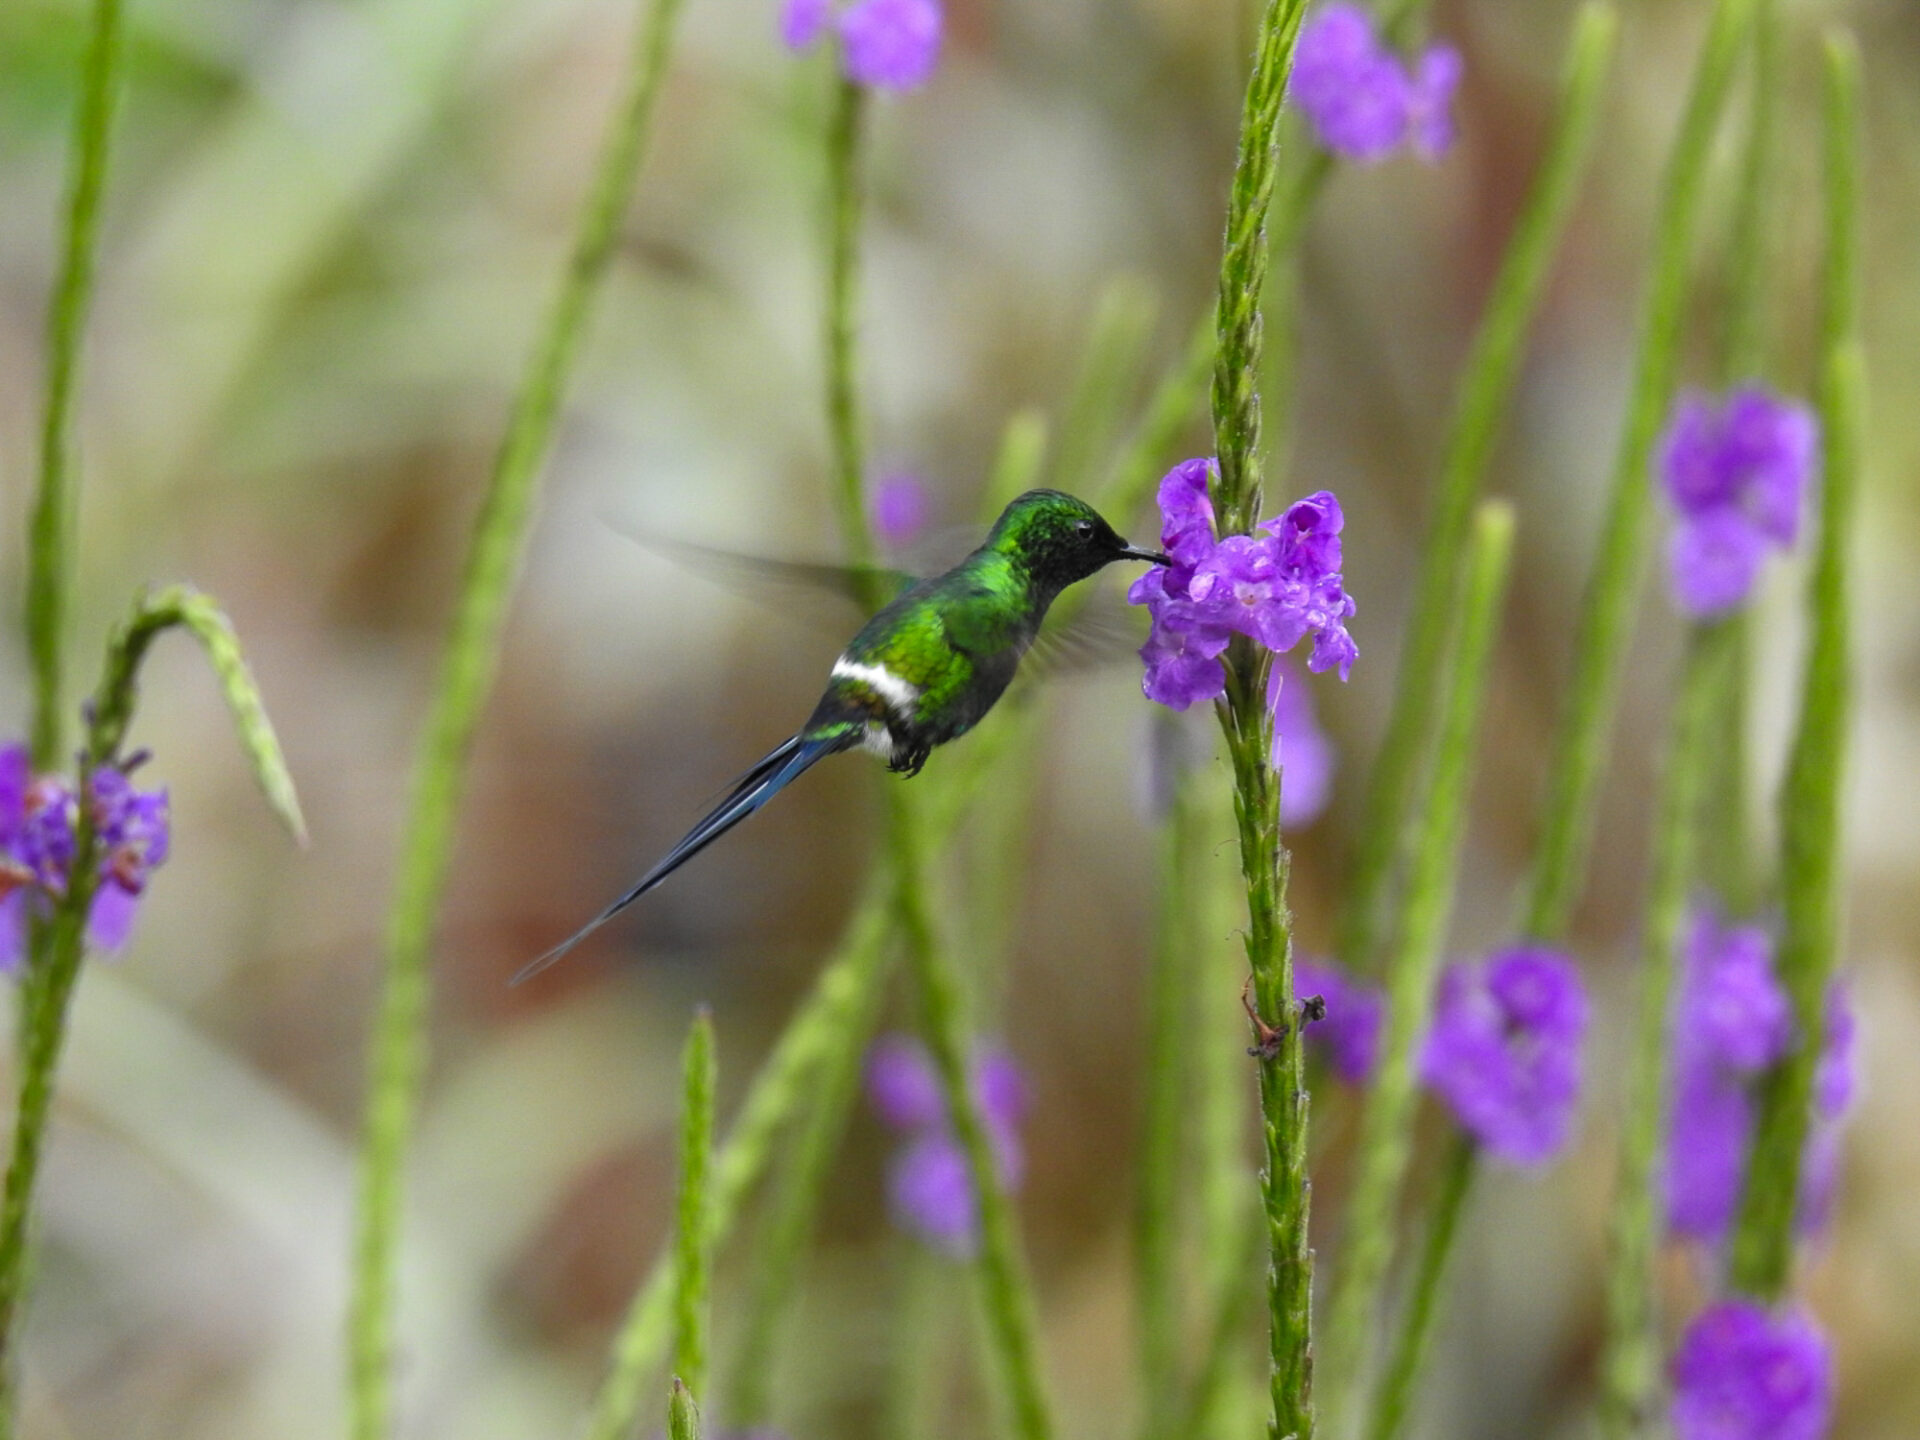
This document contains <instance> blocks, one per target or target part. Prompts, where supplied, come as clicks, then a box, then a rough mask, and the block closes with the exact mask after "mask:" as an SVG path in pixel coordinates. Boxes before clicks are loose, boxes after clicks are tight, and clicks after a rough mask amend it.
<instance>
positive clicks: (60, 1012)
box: [0, 586, 306, 1437]
mask: <svg viewBox="0 0 1920 1440" xmlns="http://www.w3.org/2000/svg"><path fill="white" fill-rule="evenodd" d="M172 629H184V630H186V631H187V632H188V633H189V634H191V635H192V636H193V637H194V638H195V639H196V640H198V641H199V642H200V645H201V648H202V649H203V650H204V651H205V652H206V655H207V659H208V661H209V663H210V664H211V665H212V667H213V671H214V676H215V678H216V679H217V680H218V681H219V683H220V689H221V693H222V695H223V696H224V697H225V699H226V702H227V708H228V710H229V711H230V712H231V713H232V715H233V719H234V726H235V729H236V731H237V732H238V735H239V738H240V743H241V747H242V749H244V750H245V751H246V754H247V759H248V762H249V764H250V766H251V768H252V770H253V772H254V777H255V779H256V780H257V781H258V782H259V784H260V788H261V790H262V791H263V793H264V794H265V795H266V797H267V801H268V804H269V805H270V806H271V807H272V808H273V811H274V813H275V814H276V815H277V816H279V818H280V820H281V823H283V824H284V825H285V826H286V827H287V829H288V831H289V832H290V833H291V834H292V835H293V836H294V837H295V839H297V840H304V839H305V836H306V829H305V826H304V824H303V822H302V820H301V817H300V804H299V800H298V798H297V797H296V796H295V794H294V788H293V780H292V777H291V776H290V775H289V774H288V773H287V767H286V761H285V758H284V757H283V756H282V755H281V753H280V743H279V741H278V740H277V739H276V738H275V736H274V732H273V725H272V722H271V721H269V720H268V718H267V712H266V707H265V705H264V704H263V703H262V702H261V700H260V693H259V690H258V688H257V687H256V686H255V684H254V682H253V676H252V674H251V672H250V671H249V670H248V668H247V664H246V660H245V658H244V657H243V656H242V655H241V653H240V644H239V641H238V640H237V639H236V638H235V637H234V634H233V630H232V627H231V626H229V625H228V623H227V619H226V616H225V615H223V614H222V613H221V612H220V608H219V606H218V604H217V603H216V602H215V601H214V600H213V599H211V598H210V597H209V596H206V595H202V594H199V593H198V592H196V591H193V590H189V589H186V588H185V587H180V586H175V587H170V588H168V589H165V590H162V591H160V592H158V593H157V594H154V595H151V596H146V595H143V596H141V597H140V598H139V599H138V600H137V601H136V602H135V604H134V608H133V612H132V614H131V615H130V616H129V617H128V619H127V620H126V621H125V622H124V623H122V624H121V625H120V626H119V627H118V628H117V629H116V630H115V631H114V633H113V635H112V636H111V637H110V638H109V640H108V642H107V654H106V664H105V667H104V669H103V671H102V674H101V678H100V684H99V688H98V689H97V690H95V691H94V695H93V700H92V703H91V705H90V706H89V707H88V719H87V734H86V743H85V748H84V749H83V751H82V753H81V763H80V774H79V776H78V784H79V794H80V795H81V796H83V797H84V796H86V795H88V794H90V793H91V790H92V783H93V776H94V773H95V772H96V771H98V770H100V769H102V768H103V767H106V766H111V765H116V764H118V763H119V761H120V756H121V750H122V747H123V746H124V744H125V742H126V736H127V730H128V728H129V727H130V726H131V725H132V723H133V715H134V705H135V702H136V700H137V698H138V695H139V677H140V667H141V665H142V664H143V663H144V661H145V660H146V656H147V651H148V650H149V649H150V648H151V646H152V644H153V642H154V641H155V640H156V639H157V638H159V636H161V635H162V634H164V633H165V632H166V631H168V630H172ZM78 813H79V820H78V823H77V825H76V827H75V835H74V852H73V858H72V861H71V863H70V865H69V868H68V874H69V879H68V882H67V889H66V892H65V893H64V894H63V895H61V896H60V897H59V898H58V900H56V901H55V903H54V905H53V909H52V914H51V915H50V916H49V917H48V919H47V921H46V923H45V925H44V926H43V927H42V929H41V933H42V935H43V936H44V937H45V942H44V943H45V944H46V946H47V948H46V951H45V960H44V968H43V970H42V973H41V975H40V979H39V983H38V984H36V985H35V986H34V988H33V989H32V991H31V992H29V994H28V996H27V997H25V998H27V999H29V1000H30V1001H31V1007H30V1009H29V1010H28V1012H27V1013H26V1014H25V1015H24V1016H23V1017H22V1025H21V1054H20V1098H19V1104H18V1107H17V1109H16V1111H15V1115H14V1123H13V1143H12V1147H11V1150H10V1152H9V1157H8V1163H7V1178H6V1187H5V1192H4V1196H3V1197H0V1436H8V1437H10V1436H11V1435H12V1434H13V1433H14V1423H15V1409H16V1379H17V1376H16V1372H17V1370H18V1356H17V1349H18V1347H17V1345H16V1343H15V1339H16V1336H17V1333H18V1325H19V1320H20V1312H21V1308H22V1301H23V1299H24V1297H25V1294H26V1287H27V1271H28V1241H29V1238H30V1237H29V1234H28V1231H29V1228H30V1225H31V1222H32V1218H33V1197H34V1190H35V1185H36V1182H37V1181H38V1179H39V1174H40V1156H41V1152H42V1150H43V1148H44V1145H45V1138H46V1129H47V1118H48V1115H49V1113H50V1111H51V1109H52V1105H53V1090H54V1076H55V1073H56V1071H57V1070H58V1068H59V1064H60V1053H61V1050H62V1048H63V1046H64V1044H65V1041H66V1033H67V1011H68V1007H69V1005H70V1004H71V1002H72V999H73V990H74V986H75V985H76V984H77V983H78V981H79V978H80V962H81V960H82V958H83V957H84V955H85V952H86V925H87V916H88V913H89V912H90V910H91V909H92V906H93V899H94V895H95V894H96V893H97V891H98V889H99V875H98V870H99V862H100V855H99V853H98V845H97V840H96V837H95V834H94V828H93V809H92V806H90V805H88V804H86V803H84V801H83V803H82V804H81V805H80V806H79V807H78Z"/></svg>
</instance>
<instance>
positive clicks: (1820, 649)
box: [1729, 33, 1866, 1300]
mask: <svg viewBox="0 0 1920 1440" xmlns="http://www.w3.org/2000/svg"><path fill="white" fill-rule="evenodd" d="M1859 65H1860V61H1859V54H1858V51H1857V50H1856V48H1855V46H1854V43H1853V40H1852V38H1851V37H1850V36H1848V35H1846V34H1845V33H1838V34H1835V35H1832V36H1830V37H1829V38H1828V40H1827V44H1826V69H1825V88H1824V106H1823V111H1824V121H1825V124H1824V137H1825V147H1824V148H1825V185H1824V189H1825V202H1826V225H1827V254H1826V264H1825V275H1824V278H1823V282H1822V289H1823V294H1824V305H1823V310H1824V313H1823V316H1822V320H1821V345H1820V350H1821V355H1820V379H1819V387H1818V389H1819V408H1820V424H1821V437H1822V450H1821V499H1820V539H1819V546H1820V548H1819V550H1818V552H1817V554H1816V555H1815V558H1814V565H1813V576H1812V580H1811V583H1810V585H1809V587H1808V591H1807V627H1808V649H1807V660H1806V669H1805V672H1804V677H1803V680H1802V688H1801V699H1800V722H1799V727H1798V729H1797V731H1796V732H1795V734H1794V738H1793V748H1792V751H1791V753H1790V754H1789V757H1788V760H1787V773H1786V778H1785V781H1784V782H1783V783H1782V785H1781V787H1780V797H1779V804H1780V907H1781V935H1780V949H1779V960H1778V971H1779V975H1780V979H1781V982H1782V984H1783V985H1784V986H1785V988H1786V991H1787V994H1788V996H1789V997H1790V999H1791V1001H1792V1004H1793V1015H1794V1023H1795V1030H1796V1034H1797V1036H1798V1043H1796V1044H1795V1046H1794V1047H1793V1050H1792V1051H1791V1052H1790V1053H1789V1054H1788V1055H1787V1056H1786V1057H1785V1058H1784V1059H1783V1060H1781V1061H1780V1063H1779V1064H1778V1065H1776V1066H1775V1067H1774V1068H1773V1069H1772V1070H1771V1071H1769V1072H1768V1074H1767V1076H1766V1078H1765V1080H1764V1081H1763V1082H1762V1084H1761V1089H1760V1097H1759V1118H1758V1120H1757V1122H1756V1125H1755V1129H1754V1141H1753V1152H1752V1155H1751V1157H1750V1159H1749V1161H1748V1168H1747V1183H1746V1190H1745V1193H1744V1194H1743V1195H1742V1197H1741V1204H1740V1213H1739V1217H1738V1220H1737V1222H1736V1224H1735V1228H1734V1239H1733V1250H1732V1256H1731V1260H1730V1265H1729V1273H1730V1278H1731V1280H1732V1282H1733V1285H1734V1287H1735V1288H1736V1289H1739V1290H1741V1291H1743V1292H1745V1293H1747V1294H1749V1295H1754V1296H1757V1297H1759V1298H1760V1299H1763V1300H1774V1299H1778V1298H1779V1297H1780V1295H1781V1294H1782V1293H1783V1292H1784V1291H1785V1290H1786V1288H1787V1285H1788V1282H1789V1280H1790V1278H1791V1272H1792V1261H1793V1221H1794V1208H1795V1202H1796V1200H1797V1197H1798V1195H1799V1193H1800V1161H1801V1154H1802V1152H1803V1151H1804V1149H1805V1148H1806V1138H1807V1130H1808V1126H1809V1124H1810V1123H1811V1119H1812V1115H1811V1112H1812V1102H1813V1079H1814V1070H1815V1066H1816V1065H1817V1064H1818V1061H1819V1056H1820V1048H1821V1035H1822V1033H1823V1030H1824V1015H1825V1007H1826V992H1827V986H1828V983H1829V981H1830V980H1831V978H1832V975H1833V971H1834V967H1835V965H1836V963H1837V962H1838V958H1839V953H1840V944H1841V914H1840V907H1841V894H1842V878H1841V867H1840V860H1841V851H1842V836H1841V815H1840V801H1841V795H1842V792H1843V789H1844V785H1845V781H1846V764H1847V730H1848V725H1849V723H1850V720H1851V717H1852V710H1853V665H1852V658H1851V648H1852V639H1851V625H1852V602H1851V588H1850V585H1849V580H1848V574H1849V572H1848V563H1847V547H1848V542H1849V535H1850V531H1851V529H1852V523H1853V509H1854V503H1855V497H1856V495H1857V493H1858V490H1859V484H1860V436H1861V433H1862V430H1863V417H1862V414H1861V410H1862V405H1863V402H1864V400H1865V393H1866V363H1865V359H1864V356H1863V353H1862V350H1861V343H1860V299H1859V264H1860V233H1859V213H1858V198H1857V197H1858V191H1859V165H1860V159H1859V143H1860V141H1859V115H1858V92H1859Z"/></svg>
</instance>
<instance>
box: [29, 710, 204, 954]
mask: <svg viewBox="0 0 1920 1440" xmlns="http://www.w3.org/2000/svg"><path fill="white" fill-rule="evenodd" d="M92 797H93V798H92V805H91V813H92V818H93V825H94V834H95V837H96V846H97V848H98V850H99V854H100V868H99V877H100V884H99V887H98V889H97V890H96V891H95V893H94V898H93V903H92V906H91V908H90V909H89V910H88V912H87V939H88V941H89V943H91V944H92V945H93V946H94V947H95V948H96V949H102V950H116V949H118V948H120V946H121V945H123V944H125V943H126V939H127V934H128V931H129V929H130V928H131V926H132V924H133V916H134V911H135V908H136V905H137V902H138V899H139V896H140V894H141V893H142V892H143V891H144V890H145V889H146V884H147V878H148V876H150V875H151V874H152V873H153V871H154V869H155V868H156V867H158V866H159V865H160V864H162V863H163V862H164V861H165V860H166V858H167V847H168V841H169V826H168V820H167V792H166V791H164V790H136V789H135V788H134V786H133V782H132V781H131V780H129V779H128V778H127V773H126V771H125V770H123V769H114V768H111V767H102V768H100V769H98V770H96V771H95V772H94V775H93V782H92ZM79 820H80V807H79V802H78V800H77V798H76V796H75V794H74V789H73V786H72V785H70V784H69V783H68V782H67V781H66V780H64V779H62V778H61V777H59V776H57V775H41V776H34V775H33V774H32V772H31V769H30V767H29V764H28V759H27V751H26V747H24V746H21V745H8V746H4V747H0V972H12V971H15V970H17V969H18V968H19V966H20V962H21V960H22V959H23V958H24V956H25V953H26V938H27V920H28V916H29V908H28V907H29V906H32V905H44V904H45V903H47V902H48V901H50V900H53V899H57V898H58V897H59V896H61V895H64V894H65V893H66V891H67V884H68V881H69V879H70V877H71V874H72V870H73V858H74V851H75V847H76V844H77V827H78V825H79Z"/></svg>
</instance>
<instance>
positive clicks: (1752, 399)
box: [1660, 385, 1819, 619]
mask: <svg viewBox="0 0 1920 1440" xmlns="http://www.w3.org/2000/svg"><path fill="white" fill-rule="evenodd" d="M1818 444H1819V426H1818V423H1817V422H1816V421H1815V419H1814V416H1813V412H1812V411H1811V410H1809V409H1808V408H1807V407H1806V406H1804V405H1802V404H1800V403H1798V402H1797V401H1792V400H1786V399H1782V398H1780V397H1779V396H1777V395H1775V394H1774V393H1773V392H1772V391H1770V390H1768V389H1766V388H1765V387H1764V386H1760V385H1746V386H1742V387H1740V388H1738V389H1736V390H1733V391H1731V392H1730V393H1729V394H1728V395H1727V396H1726V397H1725V399H1724V400H1718V401H1716V400H1715V399H1713V398H1712V397H1710V396H1708V395H1705V394H1702V393H1700V392H1698V391H1689V392H1688V393H1686V394H1684V395H1682V396H1681V397H1680V399H1679V400H1678V401H1677V402H1675V404H1674V408H1673V415H1672V418H1671V419H1670V420H1669V421H1668V422H1667V428H1666V432H1665V434H1664V435H1663V436H1662V437H1661V442H1660V476H1661V480H1662V482H1663V484H1664V485H1665V487H1666V492H1667V498H1668V499H1669V500H1670V501H1671V502H1672V503H1673V507H1674V512H1675V515H1676V517H1677V523H1676V524H1675V526H1674V531H1673V539H1672V541H1671V544H1670V548H1669V550H1668V565H1669V569H1670V571H1671V574H1672V577H1673V588H1674V594H1675V598H1676V599H1677V600H1678V602H1679V604H1680V608H1681V609H1682V610H1683V611H1684V612H1686V613H1687V614H1688V615H1690V616H1692V617H1694V618H1695V619H1708V618H1711V617H1713V616H1716V615H1724V614H1725V613H1727V612H1728V611H1729V610H1735V609H1738V608H1739V607H1740V606H1741V605H1744V604H1745V603H1746V602H1747V600H1748V598H1749V597H1750V596H1751V595H1752V594H1753V587H1754V582H1755V581H1756V580H1757V579H1758V578H1759V574H1760V565H1761V562H1762V561H1763V560H1764V559H1765V558H1766V553H1767V551H1768V550H1769V549H1780V550H1784V549H1787V548H1789V547H1790V546H1792V545H1793V543H1794V542H1795V540H1797V539H1798V538H1799V534H1800V513H1801V510H1802V509H1803V508H1804V501H1805V497H1806V491H1807V486H1808V483H1809V481H1810V480H1811V479H1812V477H1813V473H1814V469H1815V461H1816V451H1817V448H1818Z"/></svg>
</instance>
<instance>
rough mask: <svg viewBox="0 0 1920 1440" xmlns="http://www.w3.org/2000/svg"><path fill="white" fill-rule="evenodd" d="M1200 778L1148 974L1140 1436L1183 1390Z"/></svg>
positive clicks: (1198, 961)
mask: <svg viewBox="0 0 1920 1440" xmlns="http://www.w3.org/2000/svg"><path fill="white" fill-rule="evenodd" d="M1184 718H1185V717H1181V716H1175V715H1173V714H1170V713H1167V714H1160V715H1156V716H1155V717H1154V723H1156V724H1162V725H1179V724H1182V723H1183V722H1184ZM1201 778H1202V777H1201V775H1200V774H1199V773H1197V772H1196V771H1195V770H1193V769H1190V768H1182V769H1180V770H1179V771H1178V773H1177V774H1176V775H1175V776H1174V779H1173V796H1172V805H1171V806H1170V808H1169V810H1168V813H1167V818H1166V823H1165V826H1164V828H1163V832H1162V835H1161V845H1160V873H1161V875H1162V877H1163V878H1162V880H1161V884H1160V923H1159V927H1158V930H1157V933H1156V935H1155V937H1154V946H1153V968H1152V970H1151V971H1150V972H1149V975H1148V982H1147V983H1148V998H1147V1016H1148V1019H1147V1045H1146V1085H1147V1096H1146V1114H1145V1116H1144V1119H1143V1121H1142V1125H1141V1139H1140V1190H1139V1195H1138V1197H1137V1200H1136V1209H1135V1229H1134V1282H1135V1283H1134V1324H1135V1328H1136V1331H1137V1337H1138V1342H1139V1347H1140V1366H1139V1373H1140V1396H1141V1434H1142V1436H1143V1437H1145V1440H1165V1437H1168V1436H1170V1435H1171V1434H1172V1430H1171V1426H1172V1424H1173V1420H1174V1415H1175V1411H1176V1406H1177V1404H1178V1398H1179V1385H1180V1340H1181V1331H1182V1326H1181V1323H1180V1321H1181V1305H1180V1289H1179V1287H1178V1286H1177V1285H1176V1284H1175V1283H1174V1282H1175V1274H1176V1265H1175V1262H1176V1259H1177V1250H1178V1245H1179V1224H1178V1220H1179V1201H1180V1195H1181V1193H1182V1191H1183V1189H1184V1188H1185V1183H1184V1182H1185V1180H1186V1175H1187V1170H1186V1167H1185V1165H1184V1164H1183V1163H1182V1153H1183V1150H1184V1146H1183V1145H1182V1143H1181V1142H1182V1140H1183V1139H1184V1137H1185V1136H1186V1135H1187V1133H1188V1131H1189V1129H1190V1128H1191V1125H1192V1109H1191V1106H1190V1104H1189V1100H1188V1097H1189V1093H1190V1089H1191V1087H1190V1086H1189V1084H1188V1081H1189V1070H1190V1067H1189V1066H1188V1064H1187V1061H1186V1054H1187V1047H1188V1044H1189V1042H1190V1040H1191V1037H1192V1033H1193V1023H1194V1013H1193V1012H1194V1011H1195V1010H1196V1009H1197V1008H1198V1007H1197V1005H1196V1004H1195V1001H1196V999H1197V995H1196V991H1197V989H1198V987H1197V985H1196V979H1197V978H1198V977H1197V973H1196V972H1198V971H1199V970H1200V967H1201V966H1202V964H1203V963H1204V961H1205V959H1206V957H1207V953H1208V952H1207V949H1206V948H1205V947H1204V946H1202V945H1200V944H1198V943H1196V940H1197V936H1196V932H1197V930H1198V929H1199V927H1198V926H1197V925H1196V923H1195V920H1196V917H1197V912H1198V908H1199V899H1200V897H1199V894H1198V889H1199V886H1200V885H1201V884H1202V883H1203V882H1202V879H1201V876H1200V873H1199V872H1200V869H1201V866H1202V864H1203V863H1204V861H1205V860H1206V858H1207V857H1206V850H1205V844H1206V834H1207V829H1206V821H1207V818H1208V816H1207V814H1206V812H1205V811H1204V810H1203V809H1202V808H1201V796H1200V793H1199V792H1200V791H1201V789H1202V786H1201V784H1200V781H1201ZM1241 1288H1243V1289H1244V1288H1247V1287H1244V1286H1243V1287H1241Z"/></svg>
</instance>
